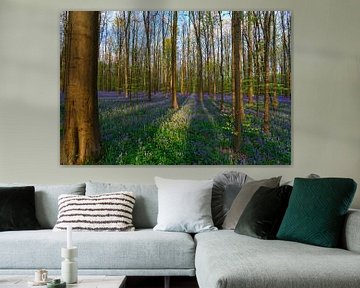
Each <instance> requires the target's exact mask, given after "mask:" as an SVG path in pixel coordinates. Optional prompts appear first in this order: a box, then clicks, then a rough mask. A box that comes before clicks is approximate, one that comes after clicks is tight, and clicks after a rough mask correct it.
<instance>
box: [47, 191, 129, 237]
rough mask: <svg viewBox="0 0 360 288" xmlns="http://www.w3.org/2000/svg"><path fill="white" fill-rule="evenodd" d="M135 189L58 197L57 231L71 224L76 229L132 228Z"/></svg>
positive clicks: (123, 229) (114, 229)
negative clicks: (133, 190)
mask: <svg viewBox="0 0 360 288" xmlns="http://www.w3.org/2000/svg"><path fill="white" fill-rule="evenodd" d="M134 204H135V196H134V193H132V192H127V191H124V192H115V193H105V194H101V195H92V196H77V195H67V194H63V195H60V196H59V214H58V220H57V222H56V225H55V227H54V230H55V231H61V230H66V228H67V226H69V225H70V226H72V229H73V230H74V231H118V232H120V231H133V230H135V228H134V226H133V223H132V212H133V208H134Z"/></svg>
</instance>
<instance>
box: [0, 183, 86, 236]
mask: <svg viewBox="0 0 360 288" xmlns="http://www.w3.org/2000/svg"><path fill="white" fill-rule="evenodd" d="M0 186H2V187H15V186H16V187H19V186H34V187H35V209H36V218H37V220H38V221H39V224H40V226H41V228H43V229H52V228H53V227H54V226H55V224H56V220H57V216H58V197H59V196H60V195H61V194H71V195H85V183H81V184H60V185H46V184H44V185H39V184H23V183H0Z"/></svg>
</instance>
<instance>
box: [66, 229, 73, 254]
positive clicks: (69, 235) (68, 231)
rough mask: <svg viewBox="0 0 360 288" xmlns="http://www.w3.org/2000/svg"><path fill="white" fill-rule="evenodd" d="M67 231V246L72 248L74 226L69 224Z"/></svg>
mask: <svg viewBox="0 0 360 288" xmlns="http://www.w3.org/2000/svg"><path fill="white" fill-rule="evenodd" d="M66 232H67V234H66V235H67V242H66V248H68V249H70V248H72V234H71V232H72V227H71V226H70V225H69V226H67V229H66Z"/></svg>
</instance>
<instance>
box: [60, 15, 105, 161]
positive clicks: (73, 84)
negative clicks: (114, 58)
mask: <svg viewBox="0 0 360 288" xmlns="http://www.w3.org/2000/svg"><path fill="white" fill-rule="evenodd" d="M69 23H70V25H69V26H70V27H69V28H70V29H69V33H70V35H69V45H70V50H69V52H70V53H69V66H68V71H67V73H66V76H67V79H68V80H67V86H66V88H65V91H66V92H65V122H64V137H63V139H62V143H61V163H62V164H67V165H73V164H86V163H91V162H92V161H95V160H96V159H97V158H98V157H99V156H100V129H99V116H98V101H97V61H98V41H99V39H98V37H99V30H98V29H99V12H85V11H82V12H75V11H72V12H70V15H69Z"/></svg>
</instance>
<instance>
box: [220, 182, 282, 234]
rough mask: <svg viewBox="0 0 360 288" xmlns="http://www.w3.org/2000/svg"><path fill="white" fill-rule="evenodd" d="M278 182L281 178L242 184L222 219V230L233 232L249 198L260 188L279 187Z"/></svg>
mask: <svg viewBox="0 0 360 288" xmlns="http://www.w3.org/2000/svg"><path fill="white" fill-rule="evenodd" d="M280 180H281V176H280V177H274V178H270V179H263V180H257V181H251V182H248V183H246V184H244V185H243V186H242V187H241V190H240V192H239V193H238V195H237V196H236V198H235V200H234V202H233V203H232V204H231V207H230V210H229V212H228V213H227V215H226V217H225V219H224V223H223V225H222V227H223V229H227V230H234V229H235V226H236V224H237V222H238V221H239V219H240V216H241V214H242V213H243V212H244V209H245V207H246V205H247V204H248V203H249V201H250V199H251V197H252V196H253V195H254V194H255V192H256V191H257V190H258V189H259V188H260V187H261V186H264V187H269V188H275V187H279V183H280Z"/></svg>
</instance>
